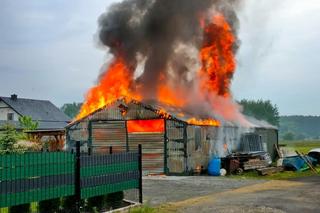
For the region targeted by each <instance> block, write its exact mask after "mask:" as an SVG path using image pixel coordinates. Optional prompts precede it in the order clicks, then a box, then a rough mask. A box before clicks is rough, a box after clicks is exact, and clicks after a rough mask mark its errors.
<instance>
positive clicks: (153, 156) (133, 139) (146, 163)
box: [128, 132, 164, 174]
mask: <svg viewBox="0 0 320 213" xmlns="http://www.w3.org/2000/svg"><path fill="white" fill-rule="evenodd" d="M128 141H129V149H130V151H131V150H136V149H137V147H138V144H141V145H142V170H143V173H144V174H163V173H164V133H163V132H162V133H160V132H140V133H129V134H128Z"/></svg>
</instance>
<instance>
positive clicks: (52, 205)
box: [38, 198, 60, 213]
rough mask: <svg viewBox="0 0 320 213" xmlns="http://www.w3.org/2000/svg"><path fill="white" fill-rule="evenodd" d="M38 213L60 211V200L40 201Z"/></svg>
mask: <svg viewBox="0 0 320 213" xmlns="http://www.w3.org/2000/svg"><path fill="white" fill-rule="evenodd" d="M38 209H39V213H55V212H58V211H59V209H60V198H55V199H50V200H44V201H40V202H39V204H38Z"/></svg>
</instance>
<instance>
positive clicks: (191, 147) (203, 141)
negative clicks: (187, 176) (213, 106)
mask: <svg viewBox="0 0 320 213" xmlns="http://www.w3.org/2000/svg"><path fill="white" fill-rule="evenodd" d="M214 129H215V127H207V126H194V125H189V126H188V128H187V133H188V134H187V135H188V144H187V147H188V149H187V150H188V161H187V164H188V169H189V170H190V171H194V170H195V169H196V168H197V167H203V168H207V166H208V162H209V159H210V149H211V143H210V139H211V138H213V137H214V135H212V134H211V133H212V131H213V130H214ZM210 130H211V131H210ZM212 141H213V140H212Z"/></svg>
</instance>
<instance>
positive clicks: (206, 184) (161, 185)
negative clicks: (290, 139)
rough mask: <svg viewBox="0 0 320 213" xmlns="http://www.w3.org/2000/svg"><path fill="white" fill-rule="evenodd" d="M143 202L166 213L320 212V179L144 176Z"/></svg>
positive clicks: (319, 177)
mask: <svg viewBox="0 0 320 213" xmlns="http://www.w3.org/2000/svg"><path fill="white" fill-rule="evenodd" d="M143 182H144V183H143V187H144V201H145V203H148V204H149V205H151V206H159V205H160V206H162V207H161V209H162V210H163V211H164V212H187V213H188V212H190V213H193V212H268V213H269V212H270V213H271V212H279V213H280V212H281V213H282V212H299V213H300V212H320V176H317V177H305V178H299V179H295V180H290V181H284V180H270V181H266V180H256V179H232V178H226V177H208V176H190V177H145V178H144V181H143Z"/></svg>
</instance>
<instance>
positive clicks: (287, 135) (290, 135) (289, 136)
mask: <svg viewBox="0 0 320 213" xmlns="http://www.w3.org/2000/svg"><path fill="white" fill-rule="evenodd" d="M282 138H283V140H285V141H293V140H294V134H293V133H292V132H287V133H285V134H284V135H283V137H282Z"/></svg>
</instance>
